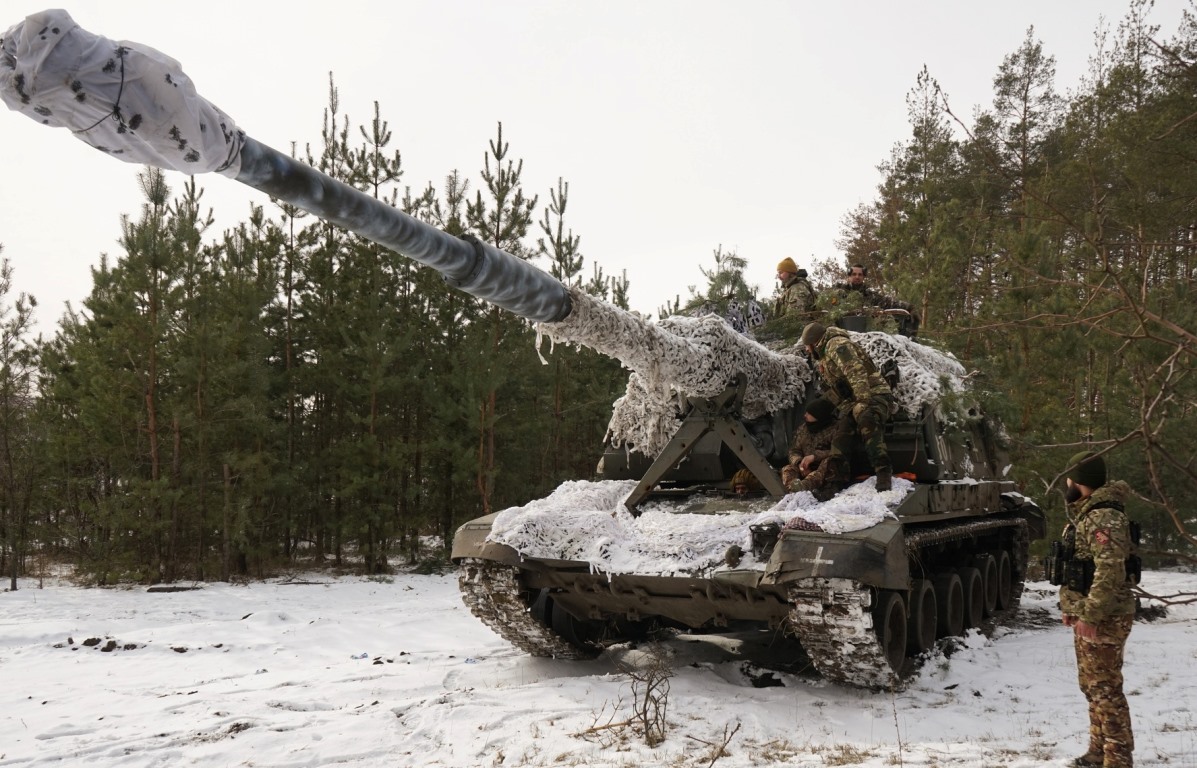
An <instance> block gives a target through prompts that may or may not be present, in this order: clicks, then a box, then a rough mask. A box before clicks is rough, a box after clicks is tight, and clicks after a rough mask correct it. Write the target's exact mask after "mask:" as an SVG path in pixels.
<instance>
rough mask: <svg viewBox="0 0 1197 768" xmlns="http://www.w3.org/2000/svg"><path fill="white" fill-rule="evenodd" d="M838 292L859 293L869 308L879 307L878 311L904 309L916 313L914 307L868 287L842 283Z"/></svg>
mask: <svg viewBox="0 0 1197 768" xmlns="http://www.w3.org/2000/svg"><path fill="white" fill-rule="evenodd" d="M836 290H838V291H843V292H845V293H847V292H852V293H859V294H860V295H861V296H862V297H863V299H864V303H865V304H866V305H867V306H871V307H877V308H878V309H904V310H906V311H907V312H912V313H913V312H914V305H913V304H911V303H909V302H906V301H902V300H901V299H895V298H894V297H893V296H887V295H886V294H884V293H881V292H880V291H875V290H873V289H872V288H870V287H869V286H867V285H852V284H851V283H840V284H838V285H836Z"/></svg>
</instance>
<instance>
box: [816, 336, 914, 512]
mask: <svg viewBox="0 0 1197 768" xmlns="http://www.w3.org/2000/svg"><path fill="white" fill-rule="evenodd" d="M799 343H800V344H801V345H802V346H803V347H805V348H806V351H807V352H808V353H809V354H810V356H811V359H812V360H813V361H814V362H815V364H816V367H817V368H818V371H819V378H821V379H822V380H823V396H824V397H826V398H827V399H828V400H830V401H831V402H832V403H834V404H835V406H836V409H837V413H838V414H839V416H838V419H837V421H836V428H835V435H834V436H833V437H832V440H831V457H830V458H829V459H828V461H829V462H831V463H832V464H833V466H835V472H836V473H837V475H839V474H841V473H842V475H843V477H845V478H847V477H851V473H852V471H851V455H852V444H853V441H854V440H855V439H856V437H857V435H859V436H860V439H861V440H862V441H863V442H864V444H865V453H867V454H868V456H869V461H870V462H871V463H872V465H873V471H874V472H875V473H876V474H877V486H876V487H877V490H878V491H888V490H889V489H890V488H891V487H892V485H893V466H892V465H891V464H890V460H889V451H888V450H887V449H886V447H885V423H886V422H887V421H889V417H890V413H891V412H892V411H893V407H894V393H893V390H892V389H891V388H890V385H889V383H888V382H887V381H886V380H885V378H884V377H882V375H881V373H880V372H879V371H878V370H877V365H876V364H875V363H874V362H873V359H872V358H870V357H869V355H868V353H867V352H865V351H864V349H862V348H861V347H860V345H858V344H857V343H856V342H854V341H852V338H851V336H849V335H848V332H847V331H845V330H844V329H842V328H834V327H833V328H827V327H825V326H824V325H823V324H822V323H810V324H808V325H807V326H806V327H805V328H803V329H802V338H801V339H800V340H799Z"/></svg>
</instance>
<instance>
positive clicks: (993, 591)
mask: <svg viewBox="0 0 1197 768" xmlns="http://www.w3.org/2000/svg"><path fill="white" fill-rule="evenodd" d="M977 568H978V570H980V571H981V584H982V585H983V586H984V588H985V615H986V616H992V615H993V612H994V611H996V610H997V601H998V567H997V558H995V557H994V556H993V555H991V554H989V553H988V552H987V553H985V554H983V555H977Z"/></svg>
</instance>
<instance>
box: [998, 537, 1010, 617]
mask: <svg viewBox="0 0 1197 768" xmlns="http://www.w3.org/2000/svg"><path fill="white" fill-rule="evenodd" d="M1013 604H1014V566H1013V564H1012V563H1011V561H1010V552H1009V551H1008V550H1005V549H1003V550H1000V551H998V553H997V608H998V610H999V611H1004V610H1006V609H1007V608H1010V607H1011V606H1012V605H1013Z"/></svg>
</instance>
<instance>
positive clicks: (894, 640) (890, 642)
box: [873, 589, 906, 675]
mask: <svg viewBox="0 0 1197 768" xmlns="http://www.w3.org/2000/svg"><path fill="white" fill-rule="evenodd" d="M873 631H874V632H876V633H877V640H878V642H879V643H880V644H881V651H882V653H883V654H885V658H886V660H887V661H888V662H889V666H890V668H891V669H893V671H894V674H895V675H899V674H901V672H902V665H903V664H904V663H905V661H906V602H905V601H904V600H902V594H901V593H900V592H891V591H890V590H888V589H883V590H881V591H880V592H878V594H877V604H876V605H875V606H873Z"/></svg>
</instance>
